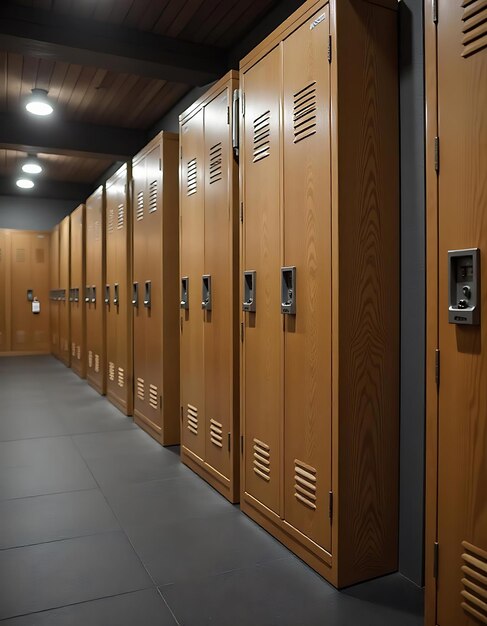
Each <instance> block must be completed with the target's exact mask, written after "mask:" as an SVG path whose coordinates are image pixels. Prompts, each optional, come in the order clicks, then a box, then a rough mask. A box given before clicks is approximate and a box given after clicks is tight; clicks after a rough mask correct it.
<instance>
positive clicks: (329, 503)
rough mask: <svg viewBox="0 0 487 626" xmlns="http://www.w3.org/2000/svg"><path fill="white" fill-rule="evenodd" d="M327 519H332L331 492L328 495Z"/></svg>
mask: <svg viewBox="0 0 487 626" xmlns="http://www.w3.org/2000/svg"><path fill="white" fill-rule="evenodd" d="M328 517H329V518H330V519H331V520H332V519H333V491H330V492H329V493H328Z"/></svg>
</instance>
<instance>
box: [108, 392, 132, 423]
mask: <svg viewBox="0 0 487 626" xmlns="http://www.w3.org/2000/svg"><path fill="white" fill-rule="evenodd" d="M107 400H109V401H110V402H111V403H112V404H113V405H114V406H116V407H117V409H118V410H119V411H121V412H122V413H123V414H124V415H127V416H128V417H130V416H131V415H132V409H131V408H130V407H128V406H127V404H126V403H125V402H123V401H122V400H120V398H118V397H117V396H115V395H114V394H112V393H110V391H107Z"/></svg>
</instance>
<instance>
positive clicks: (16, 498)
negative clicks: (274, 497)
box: [0, 356, 423, 626]
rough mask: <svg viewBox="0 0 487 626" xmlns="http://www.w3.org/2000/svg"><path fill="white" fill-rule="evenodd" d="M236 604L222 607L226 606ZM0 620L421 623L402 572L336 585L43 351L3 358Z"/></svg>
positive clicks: (417, 600)
mask: <svg viewBox="0 0 487 626" xmlns="http://www.w3.org/2000/svg"><path fill="white" fill-rule="evenodd" d="M230 611H231V613H230ZM0 620H1V621H2V623H3V624H5V625H7V624H11V625H12V626H34V625H35V626H46V625H56V626H61V625H62V626H66V625H69V626H78V625H79V626H81V625H83V626H111V625H113V626H125V625H126V626H129V625H135V624H140V625H141V626H156V625H158V626H172V625H175V624H180V625H181V626H183V625H184V626H205V625H207V624H211V625H212V626H230V624H231V625H232V626H352V624H353V625H354V626H391V624H394V626H420V625H421V624H422V620H423V618H422V592H421V591H420V590H419V589H418V588H417V587H415V586H414V585H412V584H411V583H409V582H408V581H407V580H406V579H404V578H402V577H401V576H399V575H392V576H389V577H386V578H383V579H380V580H377V581H373V582H370V583H365V584H362V585H358V586H356V587H353V588H350V589H348V590H345V591H344V592H341V593H338V592H337V591H336V590H334V589H333V587H331V586H330V585H328V584H327V583H326V582H325V581H324V580H323V579H322V578H320V577H319V576H318V575H317V574H315V573H314V572H313V571H312V570H311V569H310V568H308V567H307V566H306V565H304V564H303V563H302V562H301V561H300V560H299V559H297V558H296V557H295V556H293V555H292V554H291V553H290V552H289V551H288V550H286V549H285V548H284V547H283V546H281V545H280V544H279V543H278V542H277V541H276V540H274V539H273V538H272V537H271V536H270V535H268V534H267V533H266V532H265V531H264V530H262V529H261V528H260V527H258V526H257V525H256V524H254V523H253V522H252V521H251V520H249V519H248V518H247V517H246V516H245V515H243V514H242V513H241V512H240V511H239V509H238V506H232V505H231V504H229V503H228V502H227V501H226V500H225V499H224V498H223V497H221V496H220V495H219V494H217V493H216V492H215V491H214V490H213V489H212V488H211V487H209V486H208V485H207V484H206V483H205V482H203V481H202V480H201V479H200V478H198V477H197V476H196V475H194V474H193V473H192V472H191V471H190V470H189V469H187V468H186V467H184V466H183V465H182V464H181V463H180V462H179V457H178V449H176V448H173V449H168V448H166V449H164V448H161V447H160V446H159V445H158V444H157V443H156V442H154V441H153V440H152V439H151V438H150V437H149V436H148V435H146V434H145V433H144V432H143V431H141V430H140V429H138V428H137V427H135V426H134V425H133V423H132V420H131V419H130V418H126V417H125V416H123V415H122V414H121V413H120V412H119V411H118V410H117V409H115V408H114V407H112V406H111V405H110V404H109V403H108V402H107V401H106V400H105V399H104V398H102V397H100V396H99V395H98V394H97V393H96V392H95V391H94V390H92V389H91V388H90V387H89V386H88V385H87V384H86V382H85V381H82V380H80V379H79V378H78V377H77V376H76V375H75V374H73V372H71V371H70V370H69V369H66V368H65V367H64V366H63V365H62V364H61V363H60V362H58V361H56V360H55V359H54V358H52V357H48V356H46V357H10V358H1V359H0Z"/></svg>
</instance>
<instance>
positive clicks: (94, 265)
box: [83, 187, 106, 394]
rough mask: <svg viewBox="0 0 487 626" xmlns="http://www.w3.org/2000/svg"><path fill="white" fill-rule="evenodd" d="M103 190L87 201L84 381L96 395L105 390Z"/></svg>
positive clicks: (99, 189) (100, 189) (98, 190)
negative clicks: (85, 379)
mask: <svg viewBox="0 0 487 626" xmlns="http://www.w3.org/2000/svg"><path fill="white" fill-rule="evenodd" d="M105 278H106V277H105V189H104V187H99V188H98V189H97V190H96V191H95V192H94V193H93V194H92V195H91V196H90V197H89V198H88V199H87V201H86V280H85V284H86V286H85V289H86V291H85V293H84V294H83V295H84V298H85V306H86V378H87V380H88V382H89V383H90V385H92V387H94V388H95V389H96V390H97V391H98V392H99V393H101V394H104V393H105V389H106V366H105V352H106V350H105V344H106V340H105V314H106V307H105V304H104V289H105V282H106V281H105Z"/></svg>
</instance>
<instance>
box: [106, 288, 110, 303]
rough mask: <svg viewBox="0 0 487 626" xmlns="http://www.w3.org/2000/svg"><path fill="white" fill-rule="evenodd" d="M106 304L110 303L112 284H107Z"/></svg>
mask: <svg viewBox="0 0 487 626" xmlns="http://www.w3.org/2000/svg"><path fill="white" fill-rule="evenodd" d="M105 304H110V285H105Z"/></svg>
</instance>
